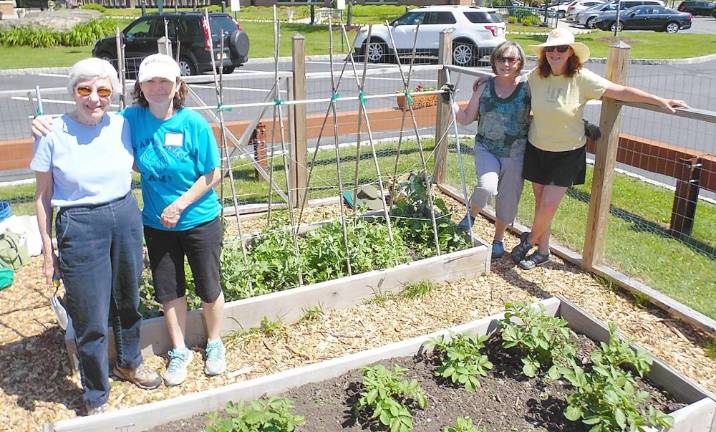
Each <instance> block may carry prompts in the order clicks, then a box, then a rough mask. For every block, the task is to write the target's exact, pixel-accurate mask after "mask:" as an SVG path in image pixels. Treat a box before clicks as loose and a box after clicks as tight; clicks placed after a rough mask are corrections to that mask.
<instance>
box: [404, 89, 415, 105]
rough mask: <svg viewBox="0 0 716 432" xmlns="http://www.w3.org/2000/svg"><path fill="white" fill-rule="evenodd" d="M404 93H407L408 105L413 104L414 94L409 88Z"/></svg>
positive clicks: (406, 101)
mask: <svg viewBox="0 0 716 432" xmlns="http://www.w3.org/2000/svg"><path fill="white" fill-rule="evenodd" d="M404 94H405V103H407V104H408V105H412V104H413V95H411V94H410V92H409V91H408V90H405V93H404Z"/></svg>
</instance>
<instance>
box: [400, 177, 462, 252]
mask: <svg viewBox="0 0 716 432" xmlns="http://www.w3.org/2000/svg"><path fill="white" fill-rule="evenodd" d="M430 184H431V180H430V177H429V176H428V175H427V174H425V173H424V172H419V173H411V174H410V176H409V177H408V180H407V181H405V182H401V183H400V196H399V197H398V198H397V199H396V202H395V205H394V206H393V210H392V212H391V217H392V218H393V219H394V220H395V224H396V225H397V226H398V227H399V228H400V230H401V232H402V235H403V237H404V238H405V242H406V244H407V245H408V247H409V248H410V249H411V250H413V251H414V252H415V253H416V254H417V255H418V256H420V257H430V256H433V255H435V254H436V252H437V251H436V248H435V233H434V230H433V225H432V216H431V209H430V200H429V197H428V186H429V185H430ZM433 211H434V212H435V224H436V227H437V232H438V244H439V245H440V251H441V252H443V253H446V252H455V251H458V250H463V249H467V248H469V247H470V240H469V238H468V237H467V236H466V235H465V233H464V232H462V231H461V230H460V229H459V228H458V226H457V225H456V224H455V223H453V222H452V221H451V220H450V218H449V216H448V214H449V211H448V208H447V205H446V204H445V201H443V200H442V199H441V198H439V197H437V196H433Z"/></svg>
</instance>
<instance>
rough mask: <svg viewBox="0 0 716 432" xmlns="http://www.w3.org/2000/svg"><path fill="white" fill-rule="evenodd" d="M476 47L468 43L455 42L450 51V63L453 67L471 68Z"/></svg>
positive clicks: (474, 58)
mask: <svg viewBox="0 0 716 432" xmlns="http://www.w3.org/2000/svg"><path fill="white" fill-rule="evenodd" d="M476 54H477V47H476V46H475V45H474V44H472V43H470V42H457V43H455V46H454V47H453V49H452V62H453V64H454V65H455V66H472V64H473V63H474V62H475V60H477V59H476V57H477V56H476Z"/></svg>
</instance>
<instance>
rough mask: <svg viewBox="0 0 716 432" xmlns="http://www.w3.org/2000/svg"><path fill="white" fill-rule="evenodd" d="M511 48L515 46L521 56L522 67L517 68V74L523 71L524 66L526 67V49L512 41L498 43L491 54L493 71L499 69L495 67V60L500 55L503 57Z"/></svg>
mask: <svg viewBox="0 0 716 432" xmlns="http://www.w3.org/2000/svg"><path fill="white" fill-rule="evenodd" d="M510 48H514V49H515V50H516V51H517V55H518V56H519V57H520V67H519V69H518V70H517V74H519V73H520V72H522V68H523V67H525V59H526V58H525V51H524V50H523V49H522V47H521V46H520V45H519V44H518V43H517V42H512V41H504V42H502V43H501V44H499V45H497V46H496V47H495V49H494V50H493V51H492V54H491V55H490V65H491V66H492V72H494V73H497V69H495V61H496V60H497V58H498V57H502V56H503V55H504V54H505V52H507V51H508V50H509V49H510Z"/></svg>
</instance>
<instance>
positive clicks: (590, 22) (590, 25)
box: [584, 17, 597, 29]
mask: <svg viewBox="0 0 716 432" xmlns="http://www.w3.org/2000/svg"><path fill="white" fill-rule="evenodd" d="M596 26H597V18H596V17H591V18H589V19H587V22H586V23H584V28H588V29H593V28H594V27H596Z"/></svg>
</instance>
